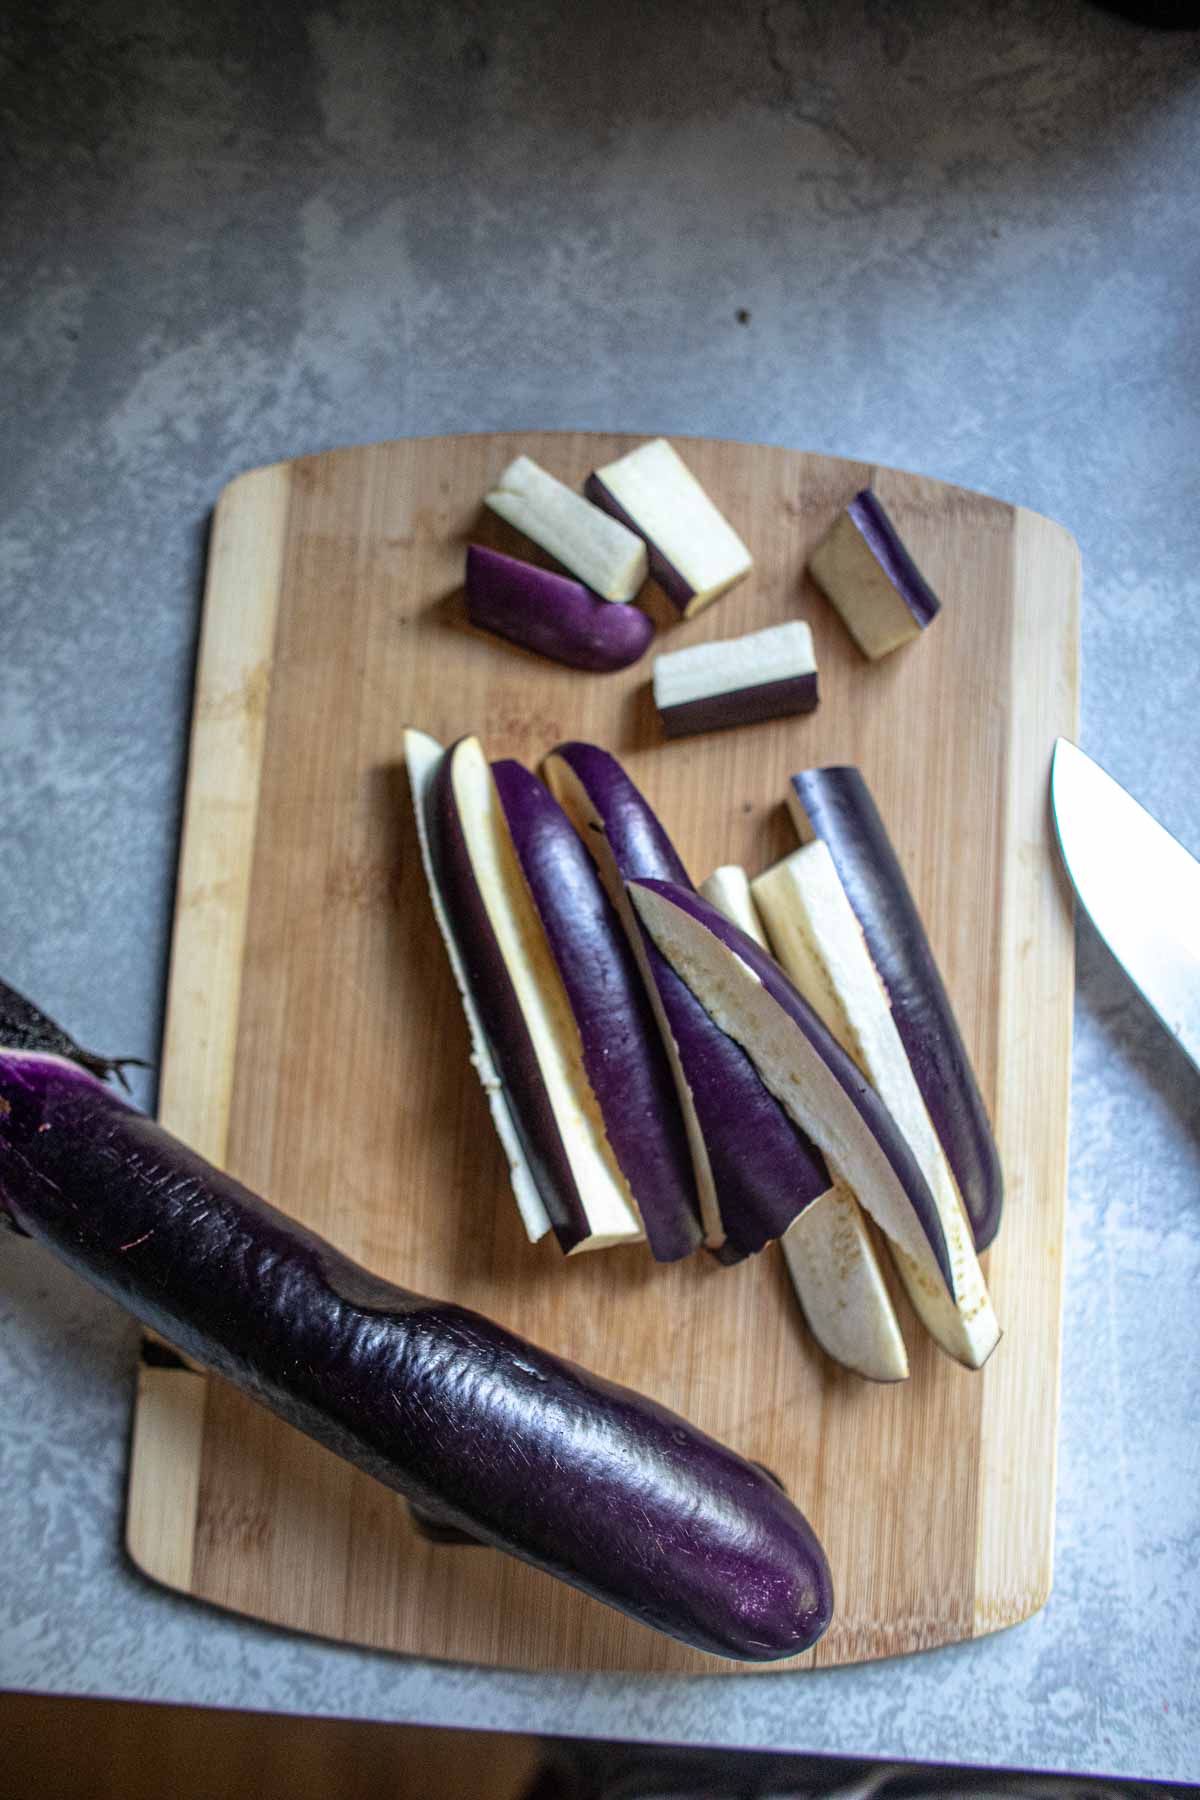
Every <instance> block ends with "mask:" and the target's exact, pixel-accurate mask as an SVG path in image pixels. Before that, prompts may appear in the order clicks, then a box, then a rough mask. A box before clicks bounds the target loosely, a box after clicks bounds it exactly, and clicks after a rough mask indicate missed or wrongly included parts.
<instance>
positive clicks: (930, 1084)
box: [791, 767, 1004, 1251]
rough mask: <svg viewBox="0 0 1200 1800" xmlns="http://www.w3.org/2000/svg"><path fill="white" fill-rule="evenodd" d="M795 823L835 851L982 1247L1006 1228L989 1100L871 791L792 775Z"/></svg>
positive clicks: (827, 778)
mask: <svg viewBox="0 0 1200 1800" xmlns="http://www.w3.org/2000/svg"><path fill="white" fill-rule="evenodd" d="M791 805H792V810H793V812H795V813H797V814H798V818H797V823H798V824H801V825H802V828H803V822H806V823H807V831H808V835H809V836H814V837H818V838H820V839H821V841H822V842H823V843H824V844H826V845H827V846H828V849H829V853H830V855H831V856H832V858H833V862H834V866H835V868H836V869H837V872H838V875H839V877H840V879H841V883H842V886H843V887H844V888H845V890H846V895H847V898H848V899H849V901H850V904H851V906H852V907H853V908H854V911H855V915H856V916H857V918H858V922H859V924H860V926H861V927H862V933H863V936H864V937H865V939H866V941H867V949H868V950H869V951H870V953H871V960H872V962H873V963H874V964H875V967H876V969H877V970H878V971H879V976H880V979H881V980H882V982H883V985H884V987H885V988H886V989H887V994H888V998H889V1000H890V1001H891V1003H892V1017H893V1018H894V1020H895V1021H896V1030H897V1031H898V1032H899V1034H900V1041H901V1043H902V1044H903V1045H904V1049H905V1052H906V1054H907V1056H908V1060H909V1062H910V1063H911V1065H912V1072H913V1075H914V1076H915V1078H916V1083H917V1086H918V1087H919V1088H920V1090H921V1098H922V1099H923V1100H924V1102H925V1105H926V1106H927V1108H928V1109H929V1116H930V1118H931V1119H932V1120H933V1127H934V1130H935V1131H936V1132H937V1135H938V1138H939V1139H940V1141H941V1145H942V1149H943V1150H944V1151H945V1153H946V1160H947V1162H948V1163H949V1164H950V1170H951V1173H952V1174H953V1176H954V1179H955V1181H956V1182H957V1184H958V1191H959V1193H960V1194H961V1196H962V1201H963V1205H964V1206H965V1207H966V1209H967V1217H968V1218H969V1219H970V1221H971V1230H972V1233H973V1234H974V1238H975V1248H976V1249H977V1250H980V1251H982V1250H986V1249H987V1247H988V1245H989V1244H990V1243H991V1242H992V1241H993V1239H994V1238H995V1236H996V1233H997V1231H998V1230H999V1227H1000V1217H1001V1214H1002V1212H1003V1210H1004V1175H1003V1172H1002V1170H1001V1167H1000V1153H999V1151H998V1150H997V1148H996V1140H995V1138H994V1136H993V1135H992V1128H991V1124H990V1122H989V1120H988V1115H987V1108H986V1107H985V1106H984V1103H983V1095H982V1094H981V1093H980V1091H979V1084H978V1082H977V1081H976V1079H975V1074H974V1071H973V1069H972V1068H971V1061H970V1058H969V1057H968V1055H967V1048H966V1045H965V1044H964V1043H963V1040H962V1034H961V1032H960V1031H959V1029H958V1022H957V1020H956V1019H955V1017H954V1009H953V1007H952V1006H951V1004H950V996H949V995H948V994H947V992H946V987H945V983H944V982H943V981H942V977H941V974H940V972H939V970H938V966H937V963H936V962H935V961H934V956H933V950H932V949H931V947H930V943H929V939H928V937H927V936H926V934H925V927H924V925H923V924H922V923H921V915H920V913H919V912H918V911H917V908H916V903H915V902H914V900H913V897H912V894H911V893H910V892H909V887H908V883H907V881H906V880H905V878H904V870H903V869H902V868H901V867H900V861H899V858H898V857H897V855H896V852H895V850H894V849H893V848H892V844H891V840H890V838H889V837H888V834H887V827H886V825H885V824H884V822H883V819H882V817H881V816H880V812H879V808H878V807H877V806H876V804H875V801H874V799H873V798H872V796H871V790H870V788H869V787H868V786H867V784H866V782H865V781H864V779H863V776H862V773H861V771H860V770H858V769H856V768H847V767H839V768H829V769H805V770H803V771H802V772H801V773H800V774H799V775H793V776H792V781H791Z"/></svg>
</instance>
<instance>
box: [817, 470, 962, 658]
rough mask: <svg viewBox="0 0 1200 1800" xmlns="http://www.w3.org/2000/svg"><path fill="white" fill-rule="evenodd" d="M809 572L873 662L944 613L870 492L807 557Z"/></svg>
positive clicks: (852, 504)
mask: <svg viewBox="0 0 1200 1800" xmlns="http://www.w3.org/2000/svg"><path fill="white" fill-rule="evenodd" d="M808 572H809V574H810V575H811V576H812V578H813V580H814V581H815V582H816V583H817V585H818V586H819V587H821V588H823V589H824V591H825V593H826V594H828V596H829V598H830V600H832V602H833V604H834V606H835V607H836V608H837V610H838V612H839V613H840V614H841V616H842V619H843V621H844V623H845V625H846V628H847V630H848V631H849V632H850V635H851V637H852V638H853V639H854V641H855V643H856V644H857V645H858V647H859V649H860V650H861V651H862V653H863V655H864V656H869V657H870V658H871V659H872V661H875V660H877V659H878V658H879V657H881V656H887V655H888V654H889V653H890V652H891V651H893V650H898V649H899V648H900V645H901V644H907V643H908V642H909V641H910V640H911V639H912V638H915V637H920V635H921V633H922V632H923V631H924V630H925V628H926V626H928V625H930V624H932V622H933V620H934V619H935V618H936V617H937V614H938V613H939V612H940V610H941V604H942V603H941V601H940V600H939V599H938V597H937V595H936V594H935V593H934V591H933V589H932V588H931V587H930V585H929V583H928V582H927V581H926V579H925V577H924V576H923V575H922V573H921V571H920V569H918V567H917V565H916V563H915V562H914V561H913V559H912V557H911V556H910V555H909V552H908V551H907V550H906V549H905V547H904V544H903V542H902V541H901V538H900V534H899V533H898V532H897V530H896V527H895V526H894V525H893V524H892V521H891V520H890V519H889V518H888V515H887V513H886V512H885V511H884V509H883V505H882V503H881V501H880V500H879V497H878V496H877V495H876V494H873V493H872V492H871V489H870V488H864V489H863V490H862V492H861V493H860V494H856V495H855V497H854V499H853V500H852V501H851V502H850V504H849V506H848V507H847V508H846V510H845V512H843V513H840V514H839V515H838V517H837V519H836V520H835V521H834V523H833V525H832V526H831V527H830V529H829V531H827V532H826V534H825V536H824V537H823V538H822V539H821V542H820V543H819V544H818V545H817V547H816V549H815V550H814V551H813V553H812V555H811V556H810V557H809V559H808Z"/></svg>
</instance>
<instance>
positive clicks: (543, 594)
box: [466, 544, 654, 674]
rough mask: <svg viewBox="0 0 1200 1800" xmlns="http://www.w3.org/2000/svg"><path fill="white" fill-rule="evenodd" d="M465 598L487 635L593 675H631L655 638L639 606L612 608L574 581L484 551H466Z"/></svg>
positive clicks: (479, 546) (470, 548)
mask: <svg viewBox="0 0 1200 1800" xmlns="http://www.w3.org/2000/svg"><path fill="white" fill-rule="evenodd" d="M466 594H467V617H468V618H469V619H470V621H471V623H472V625H474V626H476V627H478V629H479V630H480V631H491V632H494V633H495V634H496V635H497V636H498V637H502V638H507V639H508V640H509V642H510V643H513V644H520V645H521V646H522V648H523V649H525V650H532V651H534V652H535V653H536V654H537V655H538V656H547V657H549V658H550V659H551V661H553V662H559V663H564V664H566V666H567V667H568V668H571V669H587V670H589V671H590V672H591V673H593V674H606V673H608V672H609V671H610V670H613V669H627V668H628V667H629V666H630V664H631V663H635V662H637V660H638V658H639V657H640V656H642V655H643V654H644V653H645V651H646V649H647V647H648V645H649V643H650V640H651V638H652V637H653V636H654V625H653V623H652V621H651V620H650V619H649V618H648V617H647V616H646V614H645V613H644V612H641V611H639V609H638V608H637V607H636V606H627V605H621V606H616V605H613V604H612V603H611V602H610V601H608V600H602V599H600V597H599V595H598V594H593V593H592V591H591V589H590V588H585V587H584V585H583V583H582V582H581V581H575V580H573V579H572V577H571V576H569V575H556V574H555V573H554V572H553V570H551V569H539V568H536V567H535V566H534V564H532V563H526V562H520V561H518V559H517V558H516V557H515V556H503V555H501V553H500V551H499V550H488V549H485V548H484V546H483V545H482V544H470V545H468V547H467V581H466Z"/></svg>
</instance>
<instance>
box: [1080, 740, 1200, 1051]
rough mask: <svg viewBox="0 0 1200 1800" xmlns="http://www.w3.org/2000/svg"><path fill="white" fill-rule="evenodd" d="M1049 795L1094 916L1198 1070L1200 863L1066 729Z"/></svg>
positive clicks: (1083, 899) (1085, 904) (1085, 903)
mask: <svg viewBox="0 0 1200 1800" xmlns="http://www.w3.org/2000/svg"><path fill="white" fill-rule="evenodd" d="M1050 803H1051V806H1052V808H1053V811H1054V824H1055V829H1056V830H1057V832H1058V847H1059V849H1060V851H1061V852H1062V859H1063V862H1064V863H1065V864H1066V870H1067V874H1068V875H1069V876H1070V878H1071V882H1072V885H1073V886H1074V889H1075V892H1076V894H1077V895H1078V896H1079V899H1080V901H1081V902H1082V904H1083V907H1084V909H1085V911H1086V912H1087V913H1088V916H1089V917H1090V919H1091V921H1092V924H1093V925H1094V926H1095V927H1096V930H1097V931H1098V932H1099V933H1100V936H1101V937H1102V938H1103V939H1104V941H1105V943H1106V944H1107V945H1108V947H1109V949H1110V950H1111V951H1112V953H1113V955H1114V956H1115V957H1116V959H1117V961H1118V962H1119V963H1120V964H1121V966H1122V968H1123V969H1124V970H1125V972H1126V974H1127V975H1128V976H1129V977H1130V979H1131V980H1132V981H1133V982H1134V984H1135V986H1136V987H1138V988H1139V989H1140V990H1141V992H1142V995H1143V996H1144V998H1145V999H1146V1000H1148V1001H1149V1003H1150V1005H1151V1006H1152V1007H1153V1009H1154V1011H1155V1012H1156V1013H1157V1014H1158V1016H1159V1018H1160V1019H1161V1020H1162V1022H1163V1024H1164V1025H1165V1026H1166V1028H1167V1030H1168V1031H1170V1032H1171V1033H1172V1034H1173V1035H1174V1036H1175V1037H1176V1038H1177V1039H1178V1041H1179V1043H1180V1044H1181V1045H1182V1046H1183V1049H1184V1051H1185V1053H1186V1054H1187V1055H1188V1056H1189V1057H1190V1058H1191V1060H1192V1062H1193V1063H1194V1064H1195V1066H1196V1068H1197V1069H1198V1070H1200V863H1198V862H1197V861H1196V859H1195V857H1194V856H1191V855H1189V853H1188V852H1187V851H1186V850H1185V849H1184V847H1183V845H1182V844H1181V843H1179V841H1178V840H1177V839H1176V838H1173V837H1172V836H1171V834H1170V832H1169V831H1166V830H1164V829H1163V827H1162V826H1161V825H1160V824H1159V823H1158V821H1157V819H1152V818H1151V816H1150V814H1149V813H1148V812H1147V811H1146V809H1145V807H1144V806H1139V805H1138V803H1137V801H1136V800H1135V799H1134V798H1133V797H1132V795H1130V794H1127V793H1126V792H1125V789H1124V788H1123V787H1121V786H1120V785H1119V784H1118V783H1117V782H1115V781H1114V780H1113V778H1112V776H1111V775H1106V774H1105V772H1104V770H1103V769H1102V768H1101V767H1100V765H1099V764H1098V763H1094V762H1093V761H1092V759H1091V757H1090V756H1087V755H1085V754H1084V752H1083V751H1082V750H1080V749H1079V747H1078V745H1076V744H1072V743H1070V742H1069V741H1068V740H1067V739H1066V738H1059V740H1058V742H1057V743H1056V744H1055V746H1054V760H1053V762H1052V764H1051V767H1050Z"/></svg>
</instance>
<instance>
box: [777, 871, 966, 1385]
mask: <svg viewBox="0 0 1200 1800" xmlns="http://www.w3.org/2000/svg"><path fill="white" fill-rule="evenodd" d="M754 898H755V900H756V902H757V904H758V907H759V910H760V912H761V913H762V916H763V918H764V919H765V920H766V925H767V931H768V933H769V935H770V939H771V943H772V945H773V947H774V950H775V954H776V956H777V957H778V959H779V961H780V962H781V963H782V965H783V967H784V968H785V969H786V970H787V973H788V974H789V975H790V976H791V978H792V980H793V981H794V982H795V984H796V986H797V988H798V989H799V991H800V993H801V994H803V996H804V998H805V999H806V1000H807V1001H808V1002H809V1005H810V1006H811V1007H812V1008H813V1010H814V1012H816V1013H817V1014H818V1015H819V1016H820V1017H821V1019H822V1020H823V1021H824V1023H825V1024H826V1025H827V1026H828V1028H829V1030H830V1032H831V1033H832V1035H833V1036H834V1037H835V1038H836V1039H837V1041H838V1043H839V1044H840V1045H841V1046H842V1048H843V1050H845V1051H846V1052H847V1054H848V1055H850V1056H852V1057H853V1058H854V1060H855V1062H856V1063H857V1064H858V1066H859V1068H860V1069H861V1070H862V1072H863V1074H864V1075H865V1076H866V1077H867V1080H868V1081H869V1082H870V1083H871V1085H872V1086H873V1087H874V1089H875V1092H876V1093H877V1094H878V1095H879V1098H880V1099H881V1100H882V1101H883V1104H884V1105H885V1106H886V1107H887V1109H888V1111H889V1113H890V1114H891V1115H892V1118H893V1119H894V1120H895V1121H896V1124H897V1125H898V1126H899V1128H900V1130H901V1132H903V1134H904V1137H905V1139H906V1140H907V1142H908V1145H909V1148H910V1149H911V1150H912V1152H913V1155H914V1156H915V1157H916V1160H917V1163H918V1165H919V1167H920V1169H921V1173H922V1174H923V1175H924V1177H925V1180H926V1182H927V1183H928V1185H929V1191H930V1193H931V1194H932V1195H933V1200H934V1205H935V1206H936V1207H937V1214H938V1218H939V1220H940V1222H941V1227H942V1231H943V1232H944V1234H945V1238H946V1244H947V1247H948V1249H949V1252H950V1261H951V1264H952V1267H953V1270H954V1298H953V1299H951V1297H950V1296H949V1295H948V1294H947V1293H946V1292H945V1290H944V1289H943V1288H941V1287H940V1286H934V1285H932V1284H931V1283H930V1282H929V1281H928V1280H927V1279H926V1276H925V1270H924V1268H923V1267H922V1266H920V1265H919V1264H917V1263H916V1262H915V1261H914V1259H913V1258H912V1257H911V1256H910V1255H909V1254H908V1253H907V1252H906V1251H904V1250H902V1249H900V1248H899V1247H898V1246H895V1245H893V1246H892V1255H893V1259H894V1261H895V1263H896V1267H897V1269H898V1271H899V1273H900V1278H901V1280H902V1281H903V1283H904V1286H905V1289H906V1290H907V1293H908V1296H909V1299H910V1300H911V1301H912V1304H913V1308H914V1310H915V1312H916V1313H917V1316H918V1317H919V1318H920V1320H921V1322H922V1323H923V1324H924V1326H925V1328H926V1330H927V1331H928V1332H929V1334H930V1336H931V1337H932V1338H933V1339H934V1340H935V1342H936V1343H937V1344H938V1345H939V1346H940V1347H941V1348H942V1349H943V1350H944V1351H945V1352H946V1354H947V1355H948V1356H952V1357H954V1359H955V1361H956V1362H960V1363H962V1364H963V1365H964V1367H966V1368H969V1369H980V1368H982V1367H983V1365H984V1363H985V1362H986V1361H987V1359H988V1357H989V1356H990V1355H991V1353H992V1351H993V1350H994V1349H995V1348H996V1345H997V1344H998V1343H999V1341H1000V1327H999V1325H998V1323H997V1321H996V1315H995V1313H994V1311H993V1310H992V1303H991V1299H990V1298H989V1295H988V1291H987V1286H986V1283H985V1282H984V1279H983V1273H982V1271H981V1269H980V1267H979V1262H978V1259H977V1257H976V1255H975V1246H974V1243H973V1242H972V1239H971V1228H970V1225H969V1223H968V1220H967V1215H966V1212H965V1211H964V1209H963V1204H962V1201H961V1200H960V1199H959V1195H958V1190H957V1188H956V1187H955V1185H954V1180H953V1177H952V1176H951V1173H950V1169H949V1165H948V1164H947V1162H946V1158H945V1156H944V1154H943V1152H942V1147H941V1145H940V1144H939V1142H938V1139H937V1134H936V1132H935V1131H934V1129H933V1125H932V1122H931V1120H930V1117H929V1113H928V1112H927V1110H926V1107H925V1102H924V1101H923V1100H922V1098H921V1093H920V1089H919V1088H918V1087H917V1084H916V1081H915V1080H914V1078H913V1072H912V1070H911V1068H910V1067H909V1063H908V1058H907V1056H906V1055H905V1053H904V1045H903V1044H902V1042H901V1040H900V1035H899V1033H898V1032H897V1030H896V1026H895V1022H894V1021H893V1019H892V1012H891V1008H890V1006H889V1005H888V998H887V994H886V993H885V991H884V988H883V984H882V982H881V981H880V979H879V975H878V973H877V971H876V969H875V965H874V964H873V963H872V961H871V955H870V952H869V951H868V949H867V946H866V942H865V940H864V938H863V934H862V931H861V929H860V927H859V923H858V920H857V919H856V918H855V916H854V909H853V907H852V906H851V905H850V902H849V900H848V899H847V898H846V893H845V890H844V888H843V887H842V884H841V882H840V881H839V880H838V874H837V870H836V868H835V867H834V863H833V858H832V857H831V856H830V854H829V849H828V847H827V846H826V845H825V844H822V843H820V842H817V843H812V844H809V845H807V846H806V848H804V849H802V850H796V851H793V853H792V854H791V856H788V857H785V858H784V860H783V861H782V862H780V863H776V865H775V867H774V868H773V869H768V870H767V872H766V874H764V875H760V876H759V878H758V880H757V881H756V882H755V884H754Z"/></svg>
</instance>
